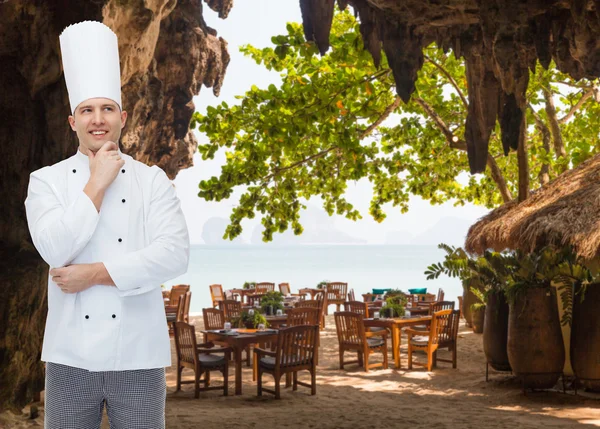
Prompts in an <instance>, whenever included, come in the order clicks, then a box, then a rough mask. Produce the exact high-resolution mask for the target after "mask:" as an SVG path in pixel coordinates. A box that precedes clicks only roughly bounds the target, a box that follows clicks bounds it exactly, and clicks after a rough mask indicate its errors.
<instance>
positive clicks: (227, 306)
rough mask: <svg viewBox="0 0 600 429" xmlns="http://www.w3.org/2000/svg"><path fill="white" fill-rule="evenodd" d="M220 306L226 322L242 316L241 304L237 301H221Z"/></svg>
mask: <svg viewBox="0 0 600 429" xmlns="http://www.w3.org/2000/svg"><path fill="white" fill-rule="evenodd" d="M220 306H221V310H223V313H224V315H225V320H226V321H227V322H231V321H232V320H233V319H235V318H236V317H240V315H241V314H242V304H241V303H240V302H239V301H235V300H233V299H225V300H223V301H221V303H220Z"/></svg>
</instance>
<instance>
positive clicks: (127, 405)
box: [44, 362, 167, 429]
mask: <svg viewBox="0 0 600 429" xmlns="http://www.w3.org/2000/svg"><path fill="white" fill-rule="evenodd" d="M166 390H167V386H166V380H165V369H164V368H154V369H140V370H131V371H104V372H91V371H87V370H85V369H80V368H73V367H70V366H65V365H61V364H57V363H51V362H48V363H46V406H45V424H44V427H45V428H46V429H99V428H100V424H101V423H102V409H103V408H104V404H106V413H107V414H108V420H109V422H110V427H111V429H164V427H165V398H166Z"/></svg>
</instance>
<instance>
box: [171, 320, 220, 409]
mask: <svg viewBox="0 0 600 429" xmlns="http://www.w3.org/2000/svg"><path fill="white" fill-rule="evenodd" d="M175 348H176V351H177V391H180V390H181V385H182V384H188V383H194V388H195V390H194V397H195V398H198V397H200V391H206V390H220V389H223V395H224V396H227V393H228V374H229V359H230V356H231V349H230V348H227V347H220V348H215V347H214V344H213V343H202V344H197V342H196V330H195V329H194V327H193V326H192V325H189V324H187V323H185V322H175ZM221 353H222V354H223V356H217V354H221ZM184 368H189V369H191V370H193V371H194V380H189V381H182V380H181V372H182V371H183V369H184ZM211 371H220V372H221V373H222V374H223V385H222V386H211V385H210V372H211ZM202 375H204V379H202ZM200 383H203V384H204V387H202V388H201V387H200Z"/></svg>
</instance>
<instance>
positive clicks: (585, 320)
mask: <svg viewBox="0 0 600 429" xmlns="http://www.w3.org/2000/svg"><path fill="white" fill-rule="evenodd" d="M579 289H580V287H577V288H576V289H575V292H576V293H575V297H574V299H573V323H572V326H571V365H572V366H573V372H574V373H575V375H576V376H577V378H578V379H579V381H580V382H581V384H582V385H583V387H584V388H586V389H589V390H593V391H600V358H599V357H600V312H599V311H598V309H599V308H600V284H593V285H589V286H588V287H587V290H586V292H585V299H584V300H583V302H582V301H581V294H580V290H579Z"/></svg>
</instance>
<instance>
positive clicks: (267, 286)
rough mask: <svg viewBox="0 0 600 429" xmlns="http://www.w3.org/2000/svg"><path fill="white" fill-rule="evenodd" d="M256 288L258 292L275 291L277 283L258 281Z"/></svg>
mask: <svg viewBox="0 0 600 429" xmlns="http://www.w3.org/2000/svg"><path fill="white" fill-rule="evenodd" d="M254 289H256V293H267V292H273V291H274V290H275V283H269V282H261V283H256V286H255V288H254Z"/></svg>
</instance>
